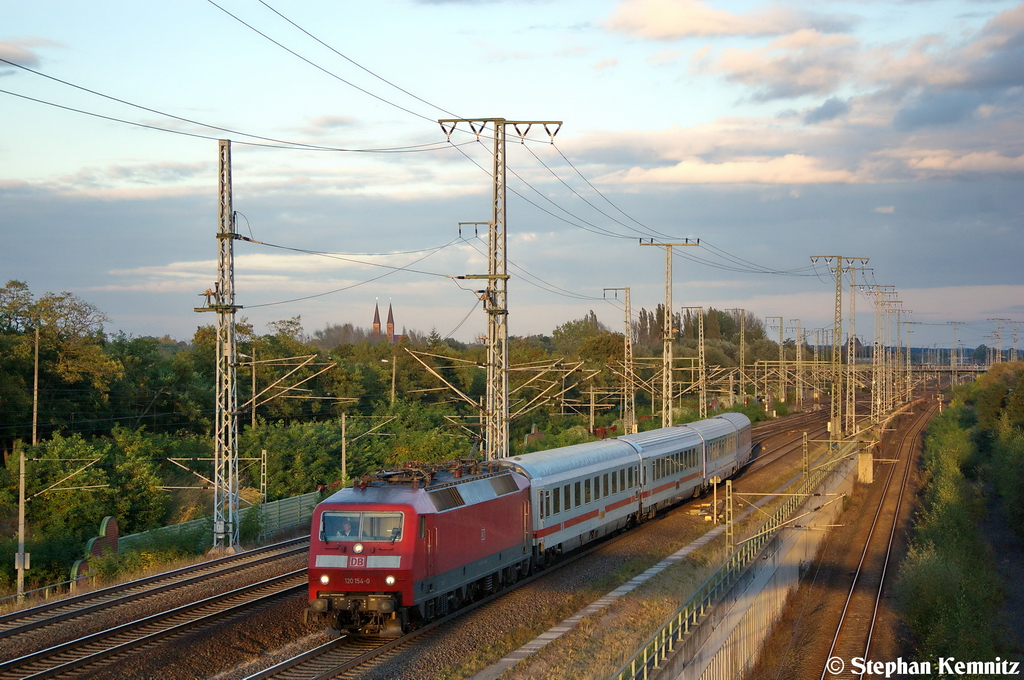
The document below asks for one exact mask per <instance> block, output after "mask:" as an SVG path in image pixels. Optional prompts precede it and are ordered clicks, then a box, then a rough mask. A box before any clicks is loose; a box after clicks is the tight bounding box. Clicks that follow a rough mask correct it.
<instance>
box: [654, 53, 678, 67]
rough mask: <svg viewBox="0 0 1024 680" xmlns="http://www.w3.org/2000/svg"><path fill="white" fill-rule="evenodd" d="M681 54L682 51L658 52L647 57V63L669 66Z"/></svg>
mask: <svg viewBox="0 0 1024 680" xmlns="http://www.w3.org/2000/svg"><path fill="white" fill-rule="evenodd" d="M682 53H683V51H682V50H658V51H657V52H655V53H654V54H652V55H651V56H649V57H647V63H648V64H654V65H657V66H660V65H664V64H671V63H672V62H674V61H675V60H676V59H678V58H679V56H680V55H682Z"/></svg>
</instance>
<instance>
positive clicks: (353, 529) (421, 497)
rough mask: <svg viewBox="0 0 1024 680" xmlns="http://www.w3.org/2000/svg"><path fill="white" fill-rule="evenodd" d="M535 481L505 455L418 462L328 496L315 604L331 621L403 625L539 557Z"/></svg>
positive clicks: (317, 535)
mask: <svg viewBox="0 0 1024 680" xmlns="http://www.w3.org/2000/svg"><path fill="white" fill-rule="evenodd" d="M530 533H531V523H530V515H529V482H528V480H527V479H526V478H525V477H523V476H522V475H520V474H518V473H515V472H512V471H511V470H510V469H508V467H507V466H505V465H501V464H499V463H485V462H480V461H459V462H455V463H451V464H448V465H443V466H429V467H427V466H422V465H419V464H416V463H410V464H408V465H407V466H406V468H404V469H402V470H397V471H382V472H379V473H377V475H376V478H374V479H368V480H362V481H360V482H357V483H356V484H355V485H354V486H353V487H351V488H346V489H342V490H341V491H339V492H337V493H335V494H334V495H332V496H331V497H329V498H327V499H326V500H324V501H323V502H322V503H320V504H319V505H318V506H317V507H316V510H315V511H314V513H313V518H312V526H311V532H310V534H311V535H310V551H309V601H310V607H309V612H310V613H311V614H312V615H314V616H318V617H320V618H327V620H328V622H329V623H330V626H331V628H334V629H335V630H346V631H351V632H357V633H363V634H369V635H399V634H401V633H402V632H403V631H405V630H408V629H409V628H411V627H412V626H414V625H415V624H417V623H418V622H420V621H429V620H431V619H434V618H437V617H439V616H443V615H445V614H447V613H448V611H450V610H452V609H455V608H457V607H459V606H461V604H462V603H463V602H464V601H466V600H468V599H472V598H474V597H476V596H478V595H479V594H481V593H486V592H493V591H495V590H497V589H498V588H500V587H501V586H502V585H504V584H505V583H507V582H511V581H515V580H517V579H519V578H521V577H522V575H524V574H525V573H526V572H527V571H528V570H529V566H530V556H531V555H530Z"/></svg>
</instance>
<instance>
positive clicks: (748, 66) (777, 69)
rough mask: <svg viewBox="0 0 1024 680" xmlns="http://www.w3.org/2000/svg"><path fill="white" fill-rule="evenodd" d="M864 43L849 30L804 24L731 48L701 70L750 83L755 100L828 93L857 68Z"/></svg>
mask: <svg viewBox="0 0 1024 680" xmlns="http://www.w3.org/2000/svg"><path fill="white" fill-rule="evenodd" d="M858 47H859V42H858V40H857V39H856V38H853V37H851V36H848V35H826V34H823V33H821V32H820V31H817V30H814V29H802V30H799V31H796V32H794V33H791V34H789V35H786V36H783V37H781V38H778V39H776V40H773V41H772V42H770V43H769V44H768V45H766V46H765V47H762V48H759V49H754V50H741V49H738V48H734V47H731V48H727V49H725V50H724V51H723V52H722V56H721V57H720V58H719V59H718V61H717V63H709V64H707V65H706V66H704V67H698V70H702V71H704V72H710V73H721V74H724V75H725V78H726V80H729V81H732V82H735V83H741V84H744V85H749V86H751V87H753V88H755V90H754V95H753V99H754V100H755V101H769V100H772V99H783V98H790V97H800V96H803V95H824V94H830V93H832V92H833V91H835V90H836V88H838V87H839V86H840V85H841V84H842V83H844V82H846V81H847V80H848V79H849V77H850V75H851V74H855V73H856V72H857V57H858Z"/></svg>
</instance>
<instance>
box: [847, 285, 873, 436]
mask: <svg viewBox="0 0 1024 680" xmlns="http://www.w3.org/2000/svg"><path fill="white" fill-rule="evenodd" d="M847 271H849V272H850V333H849V335H847V338H846V376H847V379H846V430H847V431H848V432H853V431H854V430H855V429H856V427H857V272H866V271H871V269H870V268H869V267H847Z"/></svg>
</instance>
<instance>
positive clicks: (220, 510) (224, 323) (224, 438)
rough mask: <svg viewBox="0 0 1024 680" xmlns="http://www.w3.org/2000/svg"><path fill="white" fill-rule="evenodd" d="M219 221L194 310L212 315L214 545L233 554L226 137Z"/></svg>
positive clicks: (234, 433) (231, 267)
mask: <svg viewBox="0 0 1024 680" xmlns="http://www.w3.org/2000/svg"><path fill="white" fill-rule="evenodd" d="M219 145H220V154H219V161H220V162H219V178H220V179H219V183H220V201H219V222H218V230H217V242H218V255H217V283H216V284H215V285H214V288H213V290H209V289H208V290H207V291H206V292H205V293H203V295H205V296H206V307H197V308H196V309H195V311H197V312H215V313H216V315H217V325H216V329H217V404H216V411H215V416H214V420H215V423H214V454H213V455H214V462H213V466H214V484H213V549H214V550H218V551H225V552H228V553H234V552H235V546H236V545H237V544H238V521H237V517H238V393H237V380H236V378H237V376H236V374H235V367H236V366H237V360H236V357H235V354H236V348H235V312H236V311H237V310H239V309H241V308H242V307H241V306H240V305H236V304H235V261H234V245H233V244H234V240H235V239H236V238H237V237H238V235H237V234H236V233H235V213H234V209H233V208H232V202H231V141H230V140H227V139H222V140H220V142H219Z"/></svg>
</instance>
